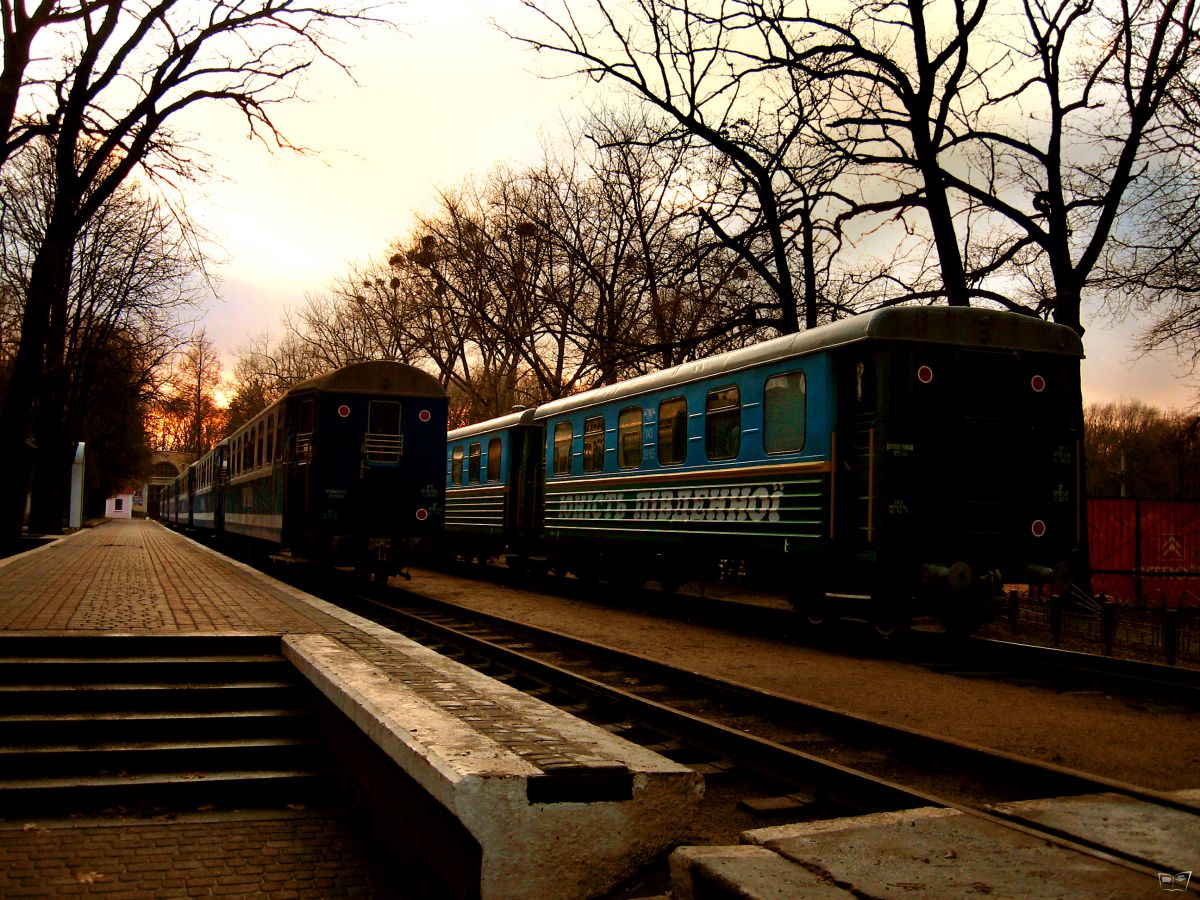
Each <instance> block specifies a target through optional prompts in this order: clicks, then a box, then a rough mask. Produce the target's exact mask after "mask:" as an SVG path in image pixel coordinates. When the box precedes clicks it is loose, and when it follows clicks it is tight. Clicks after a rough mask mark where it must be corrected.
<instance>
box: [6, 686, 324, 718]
mask: <svg viewBox="0 0 1200 900" xmlns="http://www.w3.org/2000/svg"><path fill="white" fill-rule="evenodd" d="M303 696H304V695H303V692H302V691H301V690H300V688H299V686H298V685H296V684H295V683H293V682H290V681H250V682H233V683H230V682H217V683H199V682H193V683H190V684H139V683H120V682H113V683H110V684H90V683H89V684H35V683H26V684H5V685H0V709H2V710H4V711H6V712H8V713H38V712H45V713H49V712H53V713H62V714H81V713H89V712H106V711H107V712H112V713H119V712H134V711H139V710H142V711H147V710H161V709H164V708H167V709H174V710H180V711H182V710H209V711H216V710H226V711H231V710H248V709H257V708H264V707H276V706H280V705H281V704H282V705H292V704H294V703H296V702H299V701H300V700H301V699H302V698H303Z"/></svg>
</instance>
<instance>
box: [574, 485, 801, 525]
mask: <svg viewBox="0 0 1200 900" xmlns="http://www.w3.org/2000/svg"><path fill="white" fill-rule="evenodd" d="M782 499H783V485H782V484H772V485H770V486H769V487H768V486H767V485H759V486H758V487H733V488H677V489H671V490H660V491H638V492H637V493H636V494H633V495H632V497H631V498H630V499H629V502H626V499H625V495H624V494H620V493H612V492H608V493H596V494H592V493H579V494H565V495H564V496H563V498H562V500H561V502H560V504H559V508H558V509H559V517H560V518H563V519H633V520H636V521H652V522H685V521H691V522H747V521H749V522H778V521H779V520H780V516H779V509H780V504H781V501H782Z"/></svg>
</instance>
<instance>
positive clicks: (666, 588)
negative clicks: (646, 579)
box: [658, 575, 683, 596]
mask: <svg viewBox="0 0 1200 900" xmlns="http://www.w3.org/2000/svg"><path fill="white" fill-rule="evenodd" d="M658 586H659V588H660V589H661V590H662V592H663V593H664V594H666V595H667V596H670V595H671V594H674V593H675V592H676V591H678V590H679V589H680V588H681V587H683V579H682V578H680V577H679V576H678V575H662V576H660V577H659V579H658Z"/></svg>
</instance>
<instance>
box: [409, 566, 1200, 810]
mask: <svg viewBox="0 0 1200 900" xmlns="http://www.w3.org/2000/svg"><path fill="white" fill-rule="evenodd" d="M405 587H407V588H408V589H410V590H412V591H413V592H415V593H418V594H423V595H426V596H430V597H434V598H437V599H442V600H445V601H447V602H452V603H456V604H460V605H462V606H467V607H470V608H473V609H478V610H480V611H482V612H488V613H492V614H494V615H498V616H505V617H508V618H513V619H517V620H519V621H523V622H528V623H529V624H531V625H537V626H540V627H544V628H552V629H555V630H557V631H561V632H564V633H567V634H572V635H576V636H578V637H582V638H586V639H589V640H595V641H600V642H602V643H605V644H609V645H612V646H619V647H621V648H623V649H626V650H629V651H632V652H635V653H640V654H643V655H645V656H649V657H653V658H656V659H660V660H662V661H665V662H669V663H672V664H674V665H677V666H683V667H686V668H689V669H693V670H695V671H699V672H705V673H708V674H711V675H716V676H720V677H725V678H731V679H734V680H736V681H740V682H743V683H746V684H750V685H755V686H757V687H761V688H765V689H767V690H772V691H777V692H779V693H782V694H788V695H790V696H794V697H799V698H802V699H805V700H810V701H814V702H817V703H823V704H826V705H828V706H834V707H837V708H839V709H844V710H848V711H852V712H856V713H859V714H862V715H866V716H871V717H874V718H878V719H882V720H885V721H888V722H893V723H896V724H899V725H905V726H910V727H916V728H920V729H923V730H925V731H929V732H933V733H937V734H945V735H949V736H952V737H955V738H958V739H960V740H964V741H970V742H972V743H976V744H980V745H983V746H986V747H992V748H995V749H997V750H1003V751H1007V752H1010V753H1015V754H1019V755H1022V756H1030V757H1033V758H1036V759H1042V760H1047V761H1049V762H1054V763H1058V764H1060V765H1064V766H1069V767H1071V768H1075V769H1080V770H1082V771H1085V772H1089V773H1093V774H1097V775H1103V776H1107V777H1109V778H1114V779H1118V780H1121V781H1128V782H1132V783H1134V784H1138V785H1142V786H1144V787H1147V788H1152V789H1156V790H1180V789H1185V788H1197V787H1200V728H1197V726H1196V723H1195V721H1194V720H1190V719H1189V718H1188V717H1186V716H1181V715H1179V714H1178V713H1174V712H1168V711H1165V710H1161V709H1155V708H1154V707H1153V706H1151V705H1149V704H1146V705H1141V704H1134V703H1130V702H1129V701H1128V700H1127V699H1120V698H1114V697H1109V696H1106V695H1105V694H1103V693H1099V692H1097V693H1095V694H1081V693H1070V694H1062V693H1055V692H1053V691H1051V690H1047V689H1044V688H1037V687H1022V686H1017V685H1009V684H1002V683H997V682H995V681H991V680H989V679H986V678H984V679H971V678H963V677H960V676H955V675H952V674H944V673H939V672H933V671H930V670H927V669H924V668H920V667H917V666H913V665H909V664H906V663H902V662H897V661H894V660H889V659H887V658H886V657H885V656H882V655H881V656H880V657H879V658H870V657H868V658H863V657H858V656H848V655H845V654H839V653H836V652H831V651H828V650H823V649H820V648H816V647H806V646H802V645H799V644H794V643H791V644H790V643H785V642H783V641H775V640H768V639H764V638H758V637H749V636H746V635H739V634H731V633H728V632H723V631H720V630H719V629H716V628H714V627H711V626H707V625H697V624H690V623H686V622H680V621H677V620H674V619H670V618H660V617H656V616H654V615H651V614H646V613H641V612H635V611H630V610H627V609H621V608H619V607H609V606H605V605H603V604H597V603H591V602H587V601H582V600H575V599H566V598H562V597H554V596H548V595H545V594H540V593H535V592H533V591H526V590H517V589H513V588H509V587H501V586H496V585H491V584H486V583H483V582H478V581H466V580H463V579H461V578H456V577H454V576H450V575H443V574H440V573H436V572H430V571H426V570H414V572H413V580H412V582H411V583H408V584H406V585H405ZM614 590H616V589H614Z"/></svg>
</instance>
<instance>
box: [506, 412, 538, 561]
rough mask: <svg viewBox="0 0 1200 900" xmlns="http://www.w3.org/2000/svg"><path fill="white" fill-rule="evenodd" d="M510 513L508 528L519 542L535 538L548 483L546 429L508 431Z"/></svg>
mask: <svg viewBox="0 0 1200 900" xmlns="http://www.w3.org/2000/svg"><path fill="white" fill-rule="evenodd" d="M509 442H510V444H509V446H510V448H511V449H510V453H511V454H512V455H511V456H510V457H509V469H508V492H509V494H508V496H509V502H508V515H509V517H510V519H509V521H508V522H507V523H505V524H506V527H507V528H508V529H510V532H511V534H512V535H513V538H514V540H516V541H518V542H524V541H531V540H536V539H537V537H538V536H539V534H540V533H541V528H542V521H541V510H542V498H543V496H544V494H545V483H546V454H545V452H544V448H545V442H546V438H545V429H544V428H543V427H542V426H541V425H517V426H516V427H514V428H513V429H512V430H511V431H510V432H509Z"/></svg>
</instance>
